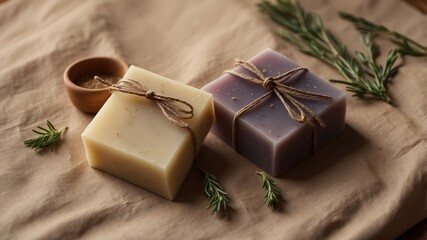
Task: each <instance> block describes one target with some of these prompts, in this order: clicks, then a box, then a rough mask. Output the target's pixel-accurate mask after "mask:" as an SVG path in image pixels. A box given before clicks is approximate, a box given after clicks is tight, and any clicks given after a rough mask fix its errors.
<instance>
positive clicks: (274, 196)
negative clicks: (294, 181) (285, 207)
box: [256, 172, 281, 209]
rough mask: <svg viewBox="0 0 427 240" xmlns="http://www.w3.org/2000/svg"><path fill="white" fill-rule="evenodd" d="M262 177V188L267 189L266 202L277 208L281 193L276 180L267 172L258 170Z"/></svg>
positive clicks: (270, 206)
mask: <svg viewBox="0 0 427 240" xmlns="http://www.w3.org/2000/svg"><path fill="white" fill-rule="evenodd" d="M256 174H258V175H260V176H261V177H262V188H263V189H264V190H265V195H264V204H265V205H266V206H267V207H269V208H273V209H275V208H276V207H277V206H278V204H279V202H280V199H281V193H280V190H279V187H278V186H277V184H276V182H275V181H274V180H273V179H272V178H271V177H270V176H268V174H267V173H266V172H256Z"/></svg>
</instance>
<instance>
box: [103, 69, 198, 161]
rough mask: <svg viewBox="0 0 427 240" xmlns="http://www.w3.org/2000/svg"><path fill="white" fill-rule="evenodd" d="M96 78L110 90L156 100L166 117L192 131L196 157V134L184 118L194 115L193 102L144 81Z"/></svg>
mask: <svg viewBox="0 0 427 240" xmlns="http://www.w3.org/2000/svg"><path fill="white" fill-rule="evenodd" d="M95 79H96V80H98V81H100V82H102V83H104V84H106V85H108V86H109V87H110V91H118V92H122V93H127V94H131V95H136V96H140V97H145V98H146V99H148V100H151V101H153V102H155V103H156V104H157V106H158V107H159V108H160V110H162V112H163V115H164V116H165V117H166V119H168V120H169V121H170V122H171V123H173V124H175V125H176V126H178V127H180V128H184V129H186V130H187V131H188V132H189V133H190V135H191V140H192V142H193V153H194V157H196V153H197V148H196V147H197V146H196V136H195V134H194V131H193V129H191V128H190V127H189V126H188V124H187V123H186V122H185V121H183V119H190V118H193V116H194V108H193V106H192V105H191V104H189V103H188V102H186V101H183V100H181V99H178V98H173V97H169V96H164V95H160V94H157V93H155V92H154V91H152V90H149V89H147V88H146V87H145V86H144V85H143V84H142V83H140V82H138V81H135V80H132V79H125V78H122V79H120V81H118V82H117V83H116V84H113V83H110V82H108V81H106V80H104V79H102V78H100V77H98V76H95Z"/></svg>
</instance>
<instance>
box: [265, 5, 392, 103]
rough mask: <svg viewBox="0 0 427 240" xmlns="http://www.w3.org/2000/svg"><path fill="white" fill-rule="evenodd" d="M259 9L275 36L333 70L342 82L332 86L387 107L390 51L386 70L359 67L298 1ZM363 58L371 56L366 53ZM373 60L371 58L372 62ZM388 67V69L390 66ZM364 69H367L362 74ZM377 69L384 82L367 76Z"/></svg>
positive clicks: (345, 48) (390, 74) (368, 39)
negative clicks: (278, 29)
mask: <svg viewBox="0 0 427 240" xmlns="http://www.w3.org/2000/svg"><path fill="white" fill-rule="evenodd" d="M259 6H260V8H261V9H262V10H263V11H265V12H266V13H267V14H268V15H269V16H270V18H271V19H272V20H273V21H274V22H276V23H277V24H278V25H280V26H281V29H282V31H281V32H279V33H278V34H279V36H280V37H281V38H283V39H284V40H286V41H288V42H289V43H291V44H293V45H294V46H296V47H297V48H298V49H299V50H300V51H301V52H303V53H305V54H308V55H311V56H313V57H315V58H318V59H320V60H322V61H324V62H326V63H328V64H329V65H331V66H333V67H335V68H336V69H337V70H338V71H339V72H340V73H341V75H342V76H343V77H344V78H345V80H333V82H335V83H341V84H345V85H347V87H346V88H347V90H348V91H350V92H352V93H353V96H370V97H373V98H374V99H378V100H381V101H384V102H387V103H391V99H390V97H389V96H388V93H387V88H386V85H387V83H388V81H389V80H390V77H392V76H393V74H392V73H391V72H390V71H392V72H393V73H394V72H395V71H396V68H393V64H394V62H395V60H396V59H395V57H396V54H395V53H394V51H393V50H392V51H391V52H390V53H389V54H388V58H387V60H386V64H385V65H387V67H382V66H380V65H377V64H376V63H375V61H371V64H363V63H361V62H360V61H359V59H358V58H355V57H354V56H353V55H351V54H350V53H349V52H348V51H347V47H346V46H345V45H344V44H343V43H342V42H341V41H340V40H339V39H338V38H336V37H335V36H334V35H333V34H331V33H330V32H329V31H328V30H327V29H326V28H325V27H324V25H323V22H322V19H321V18H320V16H319V15H317V14H314V13H309V12H306V11H305V10H304V9H303V8H302V6H301V5H300V4H299V2H298V1H295V2H293V1H290V0H276V2H275V3H271V2H269V1H262V2H261V3H260V4H259ZM366 40H367V41H368V42H367V45H368V47H370V46H374V44H373V42H372V38H371V37H367V38H366ZM367 56H369V57H370V56H373V55H371V54H370V53H369V52H368V55H367ZM373 59H374V58H373ZM390 64H391V66H390ZM365 69H369V71H368V72H365ZM376 69H381V71H380V72H382V71H384V72H383V73H382V75H383V76H387V77H383V79H384V80H381V79H380V80H377V79H375V75H373V74H370V73H371V72H376V71H377V70H376Z"/></svg>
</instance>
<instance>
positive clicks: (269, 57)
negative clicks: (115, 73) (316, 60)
mask: <svg viewBox="0 0 427 240" xmlns="http://www.w3.org/2000/svg"><path fill="white" fill-rule="evenodd" d="M249 62H251V63H253V64H254V65H255V66H256V67H257V68H258V69H259V70H260V71H261V72H262V73H263V75H264V76H265V77H275V76H278V75H280V74H283V73H285V72H287V71H289V70H292V69H294V68H296V67H299V66H298V65H297V64H296V63H294V62H292V61H291V60H290V59H289V58H287V57H285V56H283V55H282V54H280V53H278V52H276V51H273V50H271V49H266V50H264V51H262V52H261V53H259V54H258V55H256V56H255V57H253V58H251V59H250V60H249ZM233 70H234V71H236V72H239V73H244V74H245V75H250V76H255V75H254V74H252V73H250V72H249V71H248V70H247V69H244V68H243V67H241V66H238V67H236V68H234V69H233ZM285 85H287V86H290V87H293V88H297V89H301V90H304V91H309V92H314V93H320V94H323V95H327V96H329V97H331V98H332V99H331V100H318V99H316V100H313V99H306V98H296V99H297V100H298V101H299V102H301V103H303V104H304V105H306V106H307V107H308V108H310V109H311V110H313V111H314V112H315V113H317V115H318V116H319V117H320V118H321V119H322V120H323V121H324V123H325V124H326V127H324V128H322V127H320V126H319V124H315V126H314V128H315V129H314V128H313V126H312V125H310V124H308V123H298V122H296V121H294V120H293V119H291V117H290V116H289V113H288V112H287V111H286V109H285V107H284V105H283V103H282V102H281V101H280V99H279V98H278V97H277V96H276V95H274V94H272V95H271V96H269V97H267V98H266V99H265V100H263V101H262V102H260V103H259V104H257V105H256V106H254V107H253V108H251V109H250V110H249V111H247V112H245V113H243V114H242V115H241V116H240V117H239V118H238V119H237V121H238V122H237V127H236V132H235V149H236V151H237V152H239V153H241V154H242V155H243V156H245V157H246V158H248V159H249V160H251V161H252V162H253V163H255V164H256V165H257V166H258V167H260V168H262V169H263V170H265V171H266V172H268V173H269V174H271V175H273V176H277V175H279V174H281V173H282V172H283V171H284V170H286V169H288V168H290V167H291V166H293V165H295V164H297V163H298V162H300V161H301V160H302V159H304V158H305V157H307V156H308V155H310V153H312V151H313V148H314V146H316V148H317V147H320V146H322V145H324V144H325V143H327V142H328V141H330V140H331V139H332V138H334V137H335V136H336V135H337V134H338V133H340V132H341V131H342V130H343V129H344V125H345V123H344V121H345V111H346V97H345V93H344V92H343V91H341V90H339V89H337V88H335V87H334V86H332V85H331V84H329V83H328V82H325V81H323V80H321V79H319V78H318V77H317V76H315V75H314V74H312V73H311V72H309V71H304V72H299V73H297V74H295V75H293V76H292V77H291V78H290V79H288V80H286V83H285ZM202 90H204V91H207V92H210V93H212V94H213V97H214V101H215V114H216V121H215V123H214V125H213V127H212V132H213V133H215V134H216V135H217V136H218V137H219V138H220V139H222V140H223V141H225V142H226V143H228V144H230V145H231V142H232V140H231V139H232V120H233V117H234V115H235V114H236V112H237V111H239V110H240V109H242V108H243V107H244V106H246V105H248V104H249V103H251V102H252V101H254V100H255V99H257V98H259V97H260V96H262V95H264V94H265V93H267V92H268V91H267V89H265V88H264V87H262V86H260V85H257V84H255V83H253V82H250V81H248V80H245V79H242V78H240V77H237V76H235V75H232V74H229V73H226V74H224V75H222V76H221V77H219V78H218V79H216V80H214V81H212V82H211V83H209V84H207V85H206V86H204V87H203V88H202ZM306 116H307V119H308V120H312V117H311V116H310V115H308V114H307V115H306ZM313 134H315V138H313ZM313 141H316V142H315V143H314V142H313ZM313 144H314V145H313Z"/></svg>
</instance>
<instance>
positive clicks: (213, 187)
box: [201, 170, 230, 214]
mask: <svg viewBox="0 0 427 240" xmlns="http://www.w3.org/2000/svg"><path fill="white" fill-rule="evenodd" d="M201 171H202V172H203V173H204V175H205V179H204V181H203V188H204V195H205V196H206V197H207V198H208V200H209V203H208V207H207V208H208V209H211V210H212V212H211V214H214V213H219V212H221V211H227V208H228V205H229V203H230V199H229V198H228V196H227V193H226V192H225V191H224V189H223V188H222V187H221V185H220V184H219V183H218V182H217V179H216V177H215V176H213V175H212V174H209V173H207V172H206V171H204V170H201Z"/></svg>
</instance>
